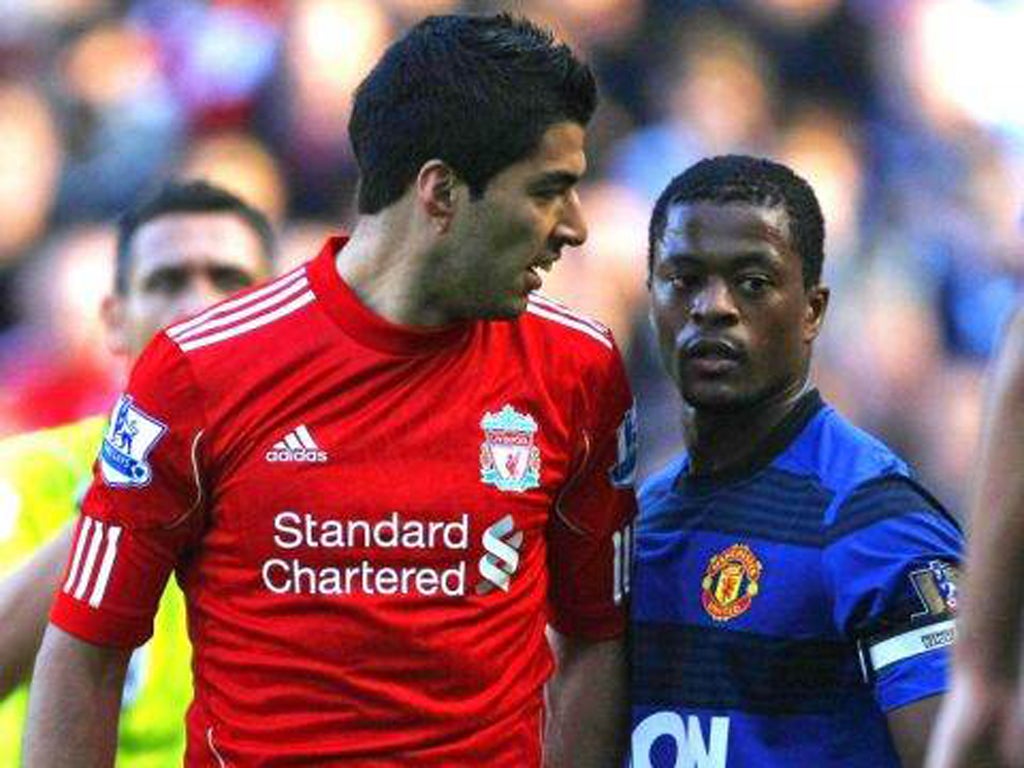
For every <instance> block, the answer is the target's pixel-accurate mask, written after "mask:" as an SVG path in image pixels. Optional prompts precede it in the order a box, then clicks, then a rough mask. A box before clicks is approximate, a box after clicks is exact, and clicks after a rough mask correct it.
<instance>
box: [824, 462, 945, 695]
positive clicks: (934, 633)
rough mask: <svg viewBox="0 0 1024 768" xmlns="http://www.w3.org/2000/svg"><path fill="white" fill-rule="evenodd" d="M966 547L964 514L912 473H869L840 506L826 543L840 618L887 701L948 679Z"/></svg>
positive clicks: (939, 688)
mask: <svg viewBox="0 0 1024 768" xmlns="http://www.w3.org/2000/svg"><path fill="white" fill-rule="evenodd" d="M962 557H963V534H962V533H961V531H960V529H959V527H958V526H957V524H956V523H955V522H954V521H953V519H952V518H951V517H950V516H949V515H948V514H947V513H945V512H944V511H943V510H942V509H941V507H940V506H939V505H938V503H937V502H935V501H934V500H933V499H932V498H931V497H930V496H929V495H928V494H927V493H925V492H924V491H923V490H922V489H920V488H919V487H918V486H917V485H916V484H915V483H913V481H911V480H909V479H907V478H904V477H887V478H882V479H879V480H875V481H872V482H869V483H866V484H864V485H862V486H860V487H858V488H857V489H855V490H854V491H853V492H852V493H851V494H849V495H848V497H847V498H846V499H845V500H844V501H843V503H842V505H841V506H840V507H839V510H838V513H837V516H836V520H835V523H834V525H833V526H832V529H831V533H830V536H829V543H828V546H827V547H826V549H825V552H824V568H825V574H826V580H827V581H828V584H829V587H830V589H831V592H832V595H833V601H834V602H833V618H834V621H835V624H836V627H837V629H838V630H839V631H840V633H842V634H843V635H844V636H845V637H847V638H849V639H851V640H853V641H855V642H856V643H857V644H858V647H859V649H860V653H861V661H862V665H863V667H864V671H865V674H866V675H867V676H868V678H869V679H870V680H871V681H872V683H873V685H874V687H875V695H876V698H877V700H878V703H879V706H880V707H881V709H882V710H883V711H885V712H888V711H891V710H893V709H896V708H898V707H902V706H905V705H907V704H910V703H912V702H914V701H917V700H918V699H923V698H927V697H929V696H934V695H936V694H940V693H943V692H944V691H945V690H946V689H947V687H948V672H949V663H950V650H951V646H952V644H953V640H954V638H955V623H954V621H955V614H956V607H957V580H958V574H959V568H960V564H961V561H962Z"/></svg>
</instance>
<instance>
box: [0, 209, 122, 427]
mask: <svg viewBox="0 0 1024 768" xmlns="http://www.w3.org/2000/svg"><path fill="white" fill-rule="evenodd" d="M113 251H114V232H113V228H111V227H105V226H82V227H76V228H73V229H70V230H67V231H64V232H62V233H61V234H59V235H56V236H54V237H52V238H51V239H50V240H49V241H48V242H47V243H46V244H45V246H44V247H43V248H42V250H41V251H40V253H39V254H38V256H37V257H36V258H35V259H33V261H32V262H31V263H30V264H29V266H28V268H27V269H25V270H24V271H23V272H22V273H21V276H20V277H21V280H20V288H21V291H20V296H21V297H22V307H21V309H22V316H23V321H22V323H21V324H19V325H18V326H16V327H15V328H13V329H10V330H8V331H7V333H5V334H4V336H3V337H2V344H0V381H3V382H4V387H3V390H2V392H0V429H2V430H3V431H4V432H5V433H6V432H14V431H19V432H20V431H26V430H30V429H36V428H38V427H44V426H50V425H53V424H60V423H64V422H66V421H73V420H75V419H78V418H81V417H84V416H86V415H89V414H94V413H99V412H103V411H105V410H106V409H107V408H108V407H109V405H110V403H111V402H112V401H113V400H114V396H115V395H116V387H117V386H118V383H119V382H120V381H122V380H123V376H124V372H123V371H119V370H117V369H116V368H115V363H114V360H113V358H112V357H111V356H110V354H109V353H108V351H107V348H106V344H105V335H104V333H103V327H102V325H101V322H100V317H99V309H98V308H99V306H100V303H101V301H102V299H103V297H104V296H105V295H106V294H107V293H109V292H110V289H111V286H112V285H113V280H114V277H113V267H112V261H113V259H111V254H112V253H113Z"/></svg>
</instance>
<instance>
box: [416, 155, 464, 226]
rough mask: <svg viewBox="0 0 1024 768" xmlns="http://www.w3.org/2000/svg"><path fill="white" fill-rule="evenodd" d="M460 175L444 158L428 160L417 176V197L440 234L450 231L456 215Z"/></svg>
mask: <svg viewBox="0 0 1024 768" xmlns="http://www.w3.org/2000/svg"><path fill="white" fill-rule="evenodd" d="M457 183H458V177H456V175H455V171H453V170H452V168H451V166H450V165H448V164H447V163H445V162H444V161H443V160H428V161H427V162H425V163H424V164H423V167H421V168H420V172H419V174H418V175H417V176H416V198H417V200H419V203H420V205H421V206H422V207H423V211H424V212H425V213H426V214H427V217H428V218H429V219H430V221H431V222H432V223H433V224H434V227H435V228H436V230H437V233H438V234H439V235H441V234H444V233H445V232H447V231H448V228H449V227H450V226H451V222H452V219H453V218H454V216H455V187H456V185H457Z"/></svg>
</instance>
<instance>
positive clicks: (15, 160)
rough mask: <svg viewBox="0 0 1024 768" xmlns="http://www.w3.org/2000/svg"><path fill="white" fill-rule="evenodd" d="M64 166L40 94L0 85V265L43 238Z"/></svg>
mask: <svg viewBox="0 0 1024 768" xmlns="http://www.w3.org/2000/svg"><path fill="white" fill-rule="evenodd" d="M62 160H63V149H62V147H61V145H60V139H59V137H58V134H57V128H56V126H55V124H54V121H53V113H52V111H51V109H50V107H49V106H48V104H47V103H46V101H45V100H44V98H43V96H42V94H41V93H40V92H39V91H37V90H36V89H34V88H32V87H30V86H27V85H21V84H16V83H2V82H0V262H6V261H10V260H12V259H14V258H16V257H18V256H21V255H22V253H23V252H24V251H25V250H26V249H27V248H28V246H30V245H32V244H33V242H35V241H36V240H38V239H39V238H40V237H41V236H42V235H43V234H44V226H45V224H46V222H47V220H48V219H49V216H50V208H51V206H52V205H53V200H54V194H55V190H56V181H57V175H58V173H59V172H60V167H61V162H62Z"/></svg>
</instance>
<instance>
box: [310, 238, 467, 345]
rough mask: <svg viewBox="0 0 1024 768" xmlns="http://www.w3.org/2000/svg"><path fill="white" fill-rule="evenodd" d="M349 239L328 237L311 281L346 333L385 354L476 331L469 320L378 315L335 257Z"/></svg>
mask: <svg viewBox="0 0 1024 768" xmlns="http://www.w3.org/2000/svg"><path fill="white" fill-rule="evenodd" d="M347 242H348V238H347V237H343V236H335V237H330V238H328V239H327V242H326V243H325V244H324V246H323V248H322V249H321V250H320V253H319V255H318V256H317V257H316V258H315V259H313V261H312V262H310V264H309V268H308V273H309V284H310V286H311V287H312V289H313V292H314V293H315V294H316V296H317V298H318V299H319V302H318V303H319V304H320V306H321V307H323V309H324V311H325V312H326V313H327V314H328V315H329V316H330V318H331V319H332V320H333V321H334V322H335V324H336V325H338V326H339V327H340V328H341V330H342V331H344V332H345V334H347V335H348V336H350V337H351V338H353V339H355V340H356V341H357V342H359V343H360V344H362V345H363V346H366V347H370V348H371V349H375V350H377V351H379V352H384V353H385V354H391V355H401V356H415V355H422V354H431V353H434V352H436V351H438V350H439V349H442V348H444V347H448V346H451V345H452V344H456V343H458V342H460V341H461V340H463V339H465V338H466V337H467V336H468V335H469V333H470V332H471V331H472V328H473V324H472V323H469V322H458V323H450V324H448V325H443V326H438V327H435V328H421V327H416V326H409V325H399V324H397V323H392V322H391V321H390V320H387V319H385V318H383V317H381V316H380V315H378V314H377V313H376V312H374V311H373V310H371V309H370V308H369V307H367V306H366V305H365V304H364V303H363V302H362V300H361V299H360V298H359V296H358V294H356V292H355V291H354V290H352V288H351V287H350V286H349V285H348V284H347V283H346V282H345V281H344V280H343V279H342V278H341V275H339V274H338V269H337V267H336V266H335V258H336V257H337V255H338V252H339V251H340V250H341V249H342V248H344V247H345V244H346V243H347Z"/></svg>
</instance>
